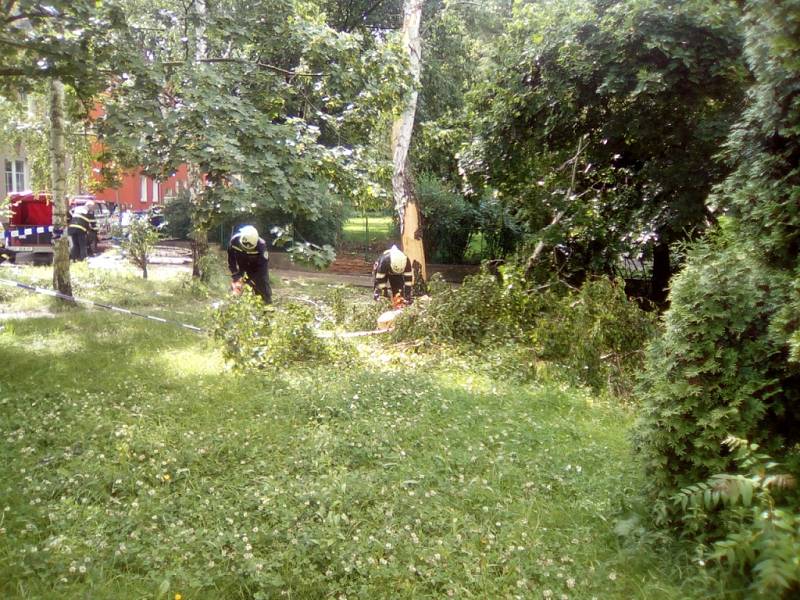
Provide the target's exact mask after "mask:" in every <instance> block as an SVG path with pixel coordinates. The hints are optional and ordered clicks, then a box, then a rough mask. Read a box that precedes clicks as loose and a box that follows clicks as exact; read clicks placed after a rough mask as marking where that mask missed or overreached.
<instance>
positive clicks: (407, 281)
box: [372, 250, 414, 304]
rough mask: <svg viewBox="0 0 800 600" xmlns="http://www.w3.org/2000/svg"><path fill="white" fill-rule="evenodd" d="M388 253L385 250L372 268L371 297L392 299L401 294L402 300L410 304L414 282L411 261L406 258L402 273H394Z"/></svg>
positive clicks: (388, 251) (389, 251)
mask: <svg viewBox="0 0 800 600" xmlns="http://www.w3.org/2000/svg"><path fill="white" fill-rule="evenodd" d="M390 253H391V250H386V251H385V252H384V253H383V254H381V255H380V257H379V258H378V260H376V261H375V264H374V265H373V266H372V286H373V297H374V298H375V299H376V300H377V299H378V298H380V297H381V296H383V297H384V298H389V299H392V298H393V297H394V296H395V295H397V294H401V293H402V295H403V299H404V300H405V301H406V303H407V304H410V303H411V286H412V283H413V281H414V271H413V270H412V269H411V259H409V258H408V257H406V267H405V269H404V270H403V272H402V273H395V272H394V271H393V270H392V265H391V256H390Z"/></svg>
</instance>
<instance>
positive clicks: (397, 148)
mask: <svg viewBox="0 0 800 600" xmlns="http://www.w3.org/2000/svg"><path fill="white" fill-rule="evenodd" d="M423 2H424V0H405V1H404V3H403V46H404V48H405V49H406V51H407V52H408V60H409V67H410V72H411V78H412V90H411V91H410V93H409V95H408V97H407V99H406V105H405V107H404V108H403V112H402V114H401V115H400V116H399V117H398V118H397V120H395V122H394V125H393V127H392V163H393V165H394V170H393V173H392V190H393V194H394V205H395V209H396V210H397V213H398V215H399V217H400V232H401V235H402V237H403V251H404V252H405V253H406V255H408V257H409V258H410V259H411V262H412V263H415V262H416V263H418V265H419V269H420V274H421V275H422V277H423V279H427V269H426V264H425V251H424V249H423V246H422V234H421V229H420V219H419V207H418V206H417V202H416V198H415V197H414V193H413V189H412V184H411V180H410V177H409V176H408V173H407V172H406V166H407V164H408V148H409V146H410V144H411V132H412V131H413V129H414V117H415V115H416V111H417V95H418V89H419V82H420V71H421V68H422V63H421V43H420V36H419V26H420V21H421V19H422V5H423Z"/></svg>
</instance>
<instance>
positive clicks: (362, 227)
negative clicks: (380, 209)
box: [342, 215, 397, 246]
mask: <svg viewBox="0 0 800 600" xmlns="http://www.w3.org/2000/svg"><path fill="white" fill-rule="evenodd" d="M367 227H369V243H370V246H372V245H373V244H380V245H383V244H385V243H386V242H388V241H390V240H392V239H393V238H395V237H396V236H397V231H396V229H397V228H396V226H395V224H394V220H393V219H392V217H391V216H384V215H380V216H376V215H369V216H368V217H367V219H365V218H364V217H363V216H358V217H351V218H349V219H347V221H346V222H345V224H344V228H343V230H342V241H343V242H345V243H347V244H352V245H358V244H361V245H362V246H363V245H364V241H365V240H366V237H367V235H366V234H367Z"/></svg>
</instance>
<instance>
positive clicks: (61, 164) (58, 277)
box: [50, 79, 72, 296]
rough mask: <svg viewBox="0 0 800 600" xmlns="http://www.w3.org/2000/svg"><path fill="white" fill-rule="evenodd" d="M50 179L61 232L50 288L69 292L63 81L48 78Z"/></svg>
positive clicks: (55, 219) (57, 227)
mask: <svg viewBox="0 0 800 600" xmlns="http://www.w3.org/2000/svg"><path fill="white" fill-rule="evenodd" d="M50 180H51V184H52V192H53V193H52V200H53V229H54V232H53V235H55V230H59V231H61V232H62V233H61V236H60V237H59V238H58V239H57V240H56V241H55V243H54V244H53V289H55V290H57V291H59V292H61V293H62V294H66V295H68V296H71V295H72V281H71V279H70V273H69V236H68V235H67V213H68V212H69V205H68V200H67V152H66V149H65V145H64V84H63V83H61V81H59V80H58V79H51V80H50Z"/></svg>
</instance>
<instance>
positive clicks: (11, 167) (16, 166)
mask: <svg viewBox="0 0 800 600" xmlns="http://www.w3.org/2000/svg"><path fill="white" fill-rule="evenodd" d="M24 189H25V161H24V160H7V161H6V192H7V193H11V192H21V191H23V190H24Z"/></svg>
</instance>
